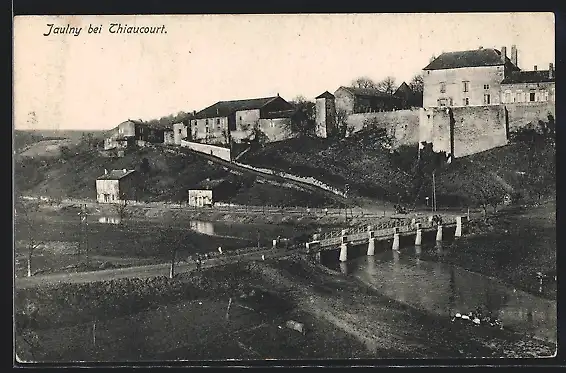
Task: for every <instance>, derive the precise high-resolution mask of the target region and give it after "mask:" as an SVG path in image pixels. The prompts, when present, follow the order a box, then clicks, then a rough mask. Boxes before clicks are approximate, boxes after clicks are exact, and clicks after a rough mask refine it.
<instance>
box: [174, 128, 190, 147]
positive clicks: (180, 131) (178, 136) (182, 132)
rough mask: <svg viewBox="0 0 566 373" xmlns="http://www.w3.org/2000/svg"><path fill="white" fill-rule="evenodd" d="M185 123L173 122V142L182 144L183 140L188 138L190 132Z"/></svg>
mask: <svg viewBox="0 0 566 373" xmlns="http://www.w3.org/2000/svg"><path fill="white" fill-rule="evenodd" d="M187 129H188V127H187V125H186V124H185V123H173V143H174V144H175V145H181V140H186V139H187V137H188V135H189V132H188V130H187Z"/></svg>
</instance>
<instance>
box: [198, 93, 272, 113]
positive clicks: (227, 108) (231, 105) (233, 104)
mask: <svg viewBox="0 0 566 373" xmlns="http://www.w3.org/2000/svg"><path fill="white" fill-rule="evenodd" d="M278 97H279V96H274V97H264V98H251V99H246V100H233V101H218V102H217V103H215V104H214V105H211V106H209V107H207V108H205V109H202V110H201V111H199V112H198V113H197V114H196V116H195V118H197V119H202V118H214V117H227V116H228V115H230V114H232V113H234V112H236V111H240V110H253V109H260V108H262V107H264V106H265V105H266V104H267V103H269V102H271V101H273V100H275V99H276V98H278Z"/></svg>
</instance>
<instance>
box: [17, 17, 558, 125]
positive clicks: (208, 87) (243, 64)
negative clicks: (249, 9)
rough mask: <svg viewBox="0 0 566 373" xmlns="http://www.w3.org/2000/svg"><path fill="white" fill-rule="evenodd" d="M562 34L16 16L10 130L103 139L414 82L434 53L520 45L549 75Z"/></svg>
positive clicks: (495, 25) (494, 24)
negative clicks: (199, 114) (253, 102)
mask: <svg viewBox="0 0 566 373" xmlns="http://www.w3.org/2000/svg"><path fill="white" fill-rule="evenodd" d="M112 23H121V24H122V25H131V26H136V27H137V26H141V27H144V26H148V27H154V29H159V30H162V31H163V33H161V34H116V33H114V34H112V33H109V32H108V30H109V28H108V27H109V25H111V24H112ZM48 24H53V25H55V26H61V27H65V29H62V30H63V31H64V32H67V33H66V34H53V30H54V27H55V26H47V25H48ZM89 25H91V26H92V27H95V26H100V27H101V30H103V32H101V33H99V34H89V33H88V29H89ZM161 26H163V28H161ZM73 27H74V30H75V31H77V30H78V29H79V28H81V31H80V34H78V35H77V36H74V35H73V34H72V33H69V32H68V31H69V30H73V29H71V28H73ZM455 30H457V32H455ZM533 30H536V32H533ZM165 32H166V33H165ZM554 33H555V31H554V15H553V14H552V13H455V14H428V13H424V14H418V13H417V14H394V13H388V14H294V15H293V14H291V15H283V14H281V15H279V14H278V15H270V14H267V15H260V14H258V15H177V16H161V15H160V16H49V17H47V16H46V17H44V16H41V17H37V16H35V17H15V19H14V107H13V112H14V121H13V128H15V129H18V130H39V131H46V130H63V131H66V130H68V131H106V130H109V129H111V128H114V127H115V126H117V125H118V124H119V123H121V122H123V121H126V120H128V119H142V120H144V121H149V120H152V119H159V118H161V117H164V116H168V115H175V114H177V113H179V112H180V111H184V112H187V113H189V112H192V111H193V110H196V111H200V110H202V109H204V108H205V107H208V106H210V105H213V104H214V103H216V102H218V101H229V100H240V99H247V98H257V97H271V96H276V95H277V94H279V95H280V96H281V97H283V98H284V99H286V100H288V101H291V100H293V99H294V98H296V97H297V96H303V97H305V98H306V99H308V100H314V97H316V96H318V95H319V94H321V93H323V92H324V91H329V92H334V91H335V90H336V89H338V87H340V86H349V85H350V82H351V81H352V80H354V79H356V78H358V77H368V78H370V79H372V80H374V81H376V82H377V81H380V80H382V79H384V78H385V77H387V76H393V77H394V78H395V79H396V84H397V85H400V84H401V83H402V82H406V83H407V84H408V83H409V82H410V80H411V79H412V77H413V76H414V75H417V74H420V73H421V72H422V68H424V67H425V66H426V65H427V64H428V63H429V62H430V58H431V57H432V56H433V55H434V56H438V55H440V54H441V53H443V52H450V51H460V50H471V49H477V48H478V47H479V46H482V47H484V48H495V49H501V47H502V46H506V47H507V50H508V51H509V50H510V47H511V45H513V44H515V45H516V46H517V49H518V59H519V67H520V68H521V69H522V70H530V69H532V68H533V66H534V65H538V67H539V69H541V70H544V69H546V68H547V66H548V63H550V62H552V63H554V61H555V55H554V49H555V35H554ZM44 34H49V35H48V36H44ZM37 56H41V58H37ZM31 112H34V113H35V116H34V117H33V118H32V116H31V114H30V113H31Z"/></svg>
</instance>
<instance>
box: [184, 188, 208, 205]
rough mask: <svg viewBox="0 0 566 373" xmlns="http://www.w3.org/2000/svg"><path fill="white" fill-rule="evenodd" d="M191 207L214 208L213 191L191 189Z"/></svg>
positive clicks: (189, 201)
mask: <svg viewBox="0 0 566 373" xmlns="http://www.w3.org/2000/svg"><path fill="white" fill-rule="evenodd" d="M188 203H189V206H194V207H205V206H206V207H209V206H212V204H213V201H212V190H208V189H189V198H188Z"/></svg>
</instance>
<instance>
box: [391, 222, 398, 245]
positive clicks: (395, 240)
mask: <svg viewBox="0 0 566 373" xmlns="http://www.w3.org/2000/svg"><path fill="white" fill-rule="evenodd" d="M393 229H395V231H394V233H393V246H392V247H391V249H392V250H399V228H398V227H395V228H393Z"/></svg>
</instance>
